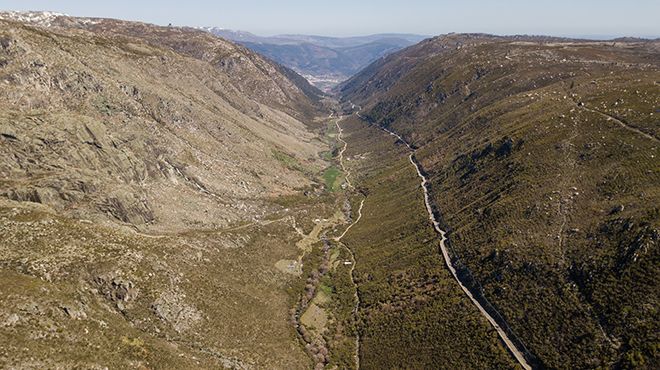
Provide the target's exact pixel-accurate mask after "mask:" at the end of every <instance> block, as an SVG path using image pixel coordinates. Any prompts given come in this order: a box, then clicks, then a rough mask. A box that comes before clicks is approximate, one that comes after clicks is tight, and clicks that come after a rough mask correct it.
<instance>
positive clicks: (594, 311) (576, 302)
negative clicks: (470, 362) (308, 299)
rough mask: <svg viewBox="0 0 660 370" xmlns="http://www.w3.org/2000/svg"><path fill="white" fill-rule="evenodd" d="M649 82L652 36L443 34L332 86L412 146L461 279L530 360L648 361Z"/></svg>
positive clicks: (654, 146)
mask: <svg viewBox="0 0 660 370" xmlns="http://www.w3.org/2000/svg"><path fill="white" fill-rule="evenodd" d="M658 81H660V43H658V42H657V41H644V40H614V41H609V42H586V41H580V40H565V39H553V38H535V37H494V36H488V35H446V36H441V37H437V38H434V39H430V40H426V41H424V42H422V43H420V44H418V45H415V46H413V47H410V48H407V49H404V50H402V51H400V52H398V53H395V54H393V55H391V56H389V57H386V58H384V59H382V60H380V61H378V62H376V63H374V64H372V65H371V66H369V67H368V68H366V69H365V70H364V71H363V72H361V73H359V74H358V75H356V76H355V77H353V78H352V79H350V80H349V81H347V82H346V83H344V84H343V85H342V86H340V88H339V91H340V94H341V96H342V99H343V100H344V102H345V103H348V104H347V105H348V106H349V107H350V105H351V104H350V103H353V104H355V105H356V106H358V108H361V109H362V110H361V113H360V115H361V116H362V117H364V119H363V120H364V121H365V123H371V124H375V125H380V126H383V127H387V128H388V129H390V130H392V131H394V132H397V133H399V134H401V135H402V136H403V137H404V138H405V139H406V140H407V141H408V142H410V143H411V144H412V145H413V147H415V148H417V154H416V158H417V159H418V160H419V161H420V162H421V165H422V167H423V169H424V171H425V172H427V173H428V174H429V176H430V179H431V183H432V184H431V190H432V192H433V197H432V198H433V203H434V206H435V207H436V212H437V213H439V215H440V217H441V219H442V220H443V223H444V225H443V226H444V228H445V229H446V230H449V240H450V243H451V249H452V253H453V256H452V258H453V259H454V261H455V265H457V266H459V267H460V271H459V273H460V274H461V276H462V277H463V279H464V280H465V281H466V282H469V283H470V284H471V285H472V288H471V289H472V290H473V292H479V294H483V296H484V297H485V298H486V299H487V300H488V301H490V303H492V304H493V306H494V307H495V308H496V309H497V311H499V313H500V314H501V315H502V317H503V319H504V321H506V322H507V323H508V324H509V325H510V327H511V328H512V331H513V333H514V334H515V335H516V336H517V337H518V338H519V339H520V341H521V342H522V343H523V344H524V346H525V347H526V348H527V350H528V351H529V353H530V354H531V356H533V357H534V363H535V364H536V365H537V366H539V367H549V368H594V367H623V368H631V367H639V368H655V367H656V366H657V364H658V361H659V359H658V357H657V356H658V354H657V346H658V344H659V343H660V338H659V337H658V332H659V327H658V322H660V317H659V316H658V310H657V307H658V303H659V302H658V301H659V299H660V297H659V296H658V292H659V291H660V286H659V285H658V280H657V278H656V276H658V275H659V274H660V270H659V268H660V267H659V266H660V260H659V259H660V248H659V247H660V240H659V239H660V209H659V208H658V204H660V185H659V184H660V166H659V164H660V162H659V159H658V158H660V142H659V141H660V120H659V117H658V114H659V112H658V107H659V106H660V87H659V86H658ZM358 230H359V227H358ZM358 266H359V264H358Z"/></svg>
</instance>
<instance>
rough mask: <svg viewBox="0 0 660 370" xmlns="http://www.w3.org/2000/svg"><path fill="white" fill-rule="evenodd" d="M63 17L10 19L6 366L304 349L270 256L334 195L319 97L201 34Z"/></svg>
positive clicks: (2, 358)
mask: <svg viewBox="0 0 660 370" xmlns="http://www.w3.org/2000/svg"><path fill="white" fill-rule="evenodd" d="M54 17H55V18H53V16H51V15H48V16H47V17H42V16H35V18H34V21H35V22H37V23H30V24H25V23H19V22H14V21H7V20H0V85H1V86H2V89H0V235H1V237H0V239H1V242H0V280H2V281H1V282H0V285H1V286H2V287H3V288H2V294H3V296H4V297H5V299H3V300H2V303H0V367H2V368H58V367H62V368H103V367H108V368H139V367H149V368H152V367H153V368H186V367H187V368H190V367H198V368H219V367H230V368H248V367H259V368H266V367H272V368H297V369H301V368H309V366H310V359H309V357H308V356H307V355H306V354H305V352H304V349H303V348H302V346H300V344H299V342H298V339H297V336H296V332H295V329H294V328H293V326H292V325H291V324H290V323H289V322H288V318H289V309H290V308H291V307H293V305H294V301H295V299H297V294H298V288H297V286H298V285H297V284H298V283H299V280H300V279H299V278H298V277H297V276H295V275H292V274H288V273H286V272H283V271H280V270H278V269H277V267H276V265H277V263H278V262H280V261H281V260H295V259H296V258H298V257H300V251H299V248H298V247H297V246H296V242H297V241H298V240H299V238H300V236H299V232H300V233H301V232H303V231H304V232H309V230H310V229H311V227H312V226H313V223H312V221H311V220H312V219H314V218H317V217H319V218H323V217H328V214H330V215H331V214H333V213H334V209H333V207H332V201H331V199H330V198H328V197H327V196H326V197H323V196H321V197H319V194H321V193H322V192H321V190H320V189H321V187H322V185H320V184H318V183H317V178H319V177H320V174H321V172H322V169H323V168H324V167H326V166H327V163H326V162H325V161H323V160H321V158H320V155H319V153H320V152H321V151H323V150H327V149H328V147H327V145H326V144H324V143H322V142H321V141H320V140H319V138H318V133H317V132H315V130H316V128H317V126H318V125H319V124H318V123H315V122H314V121H312V120H309V119H308V118H306V117H311V116H313V115H314V114H315V112H316V110H317V108H318V104H319V102H318V101H317V100H316V99H315V98H314V99H312V97H310V96H308V95H307V94H306V93H304V92H303V90H302V89H301V88H300V87H298V86H299V83H300V81H297V82H296V81H292V80H291V79H290V78H291V77H295V75H294V74H292V72H290V71H288V72H287V70H284V69H282V68H280V67H278V66H276V65H275V64H273V63H272V62H269V61H267V60H265V59H263V58H261V57H259V56H257V55H255V54H254V53H252V52H250V51H248V50H247V49H245V48H243V47H239V46H235V45H233V44H231V43H230V42H227V41H224V40H220V39H216V38H214V37H213V36H211V35H208V34H206V33H202V32H199V31H193V32H191V33H188V31H187V30H180V29H170V28H164V27H156V26H149V25H145V24H135V25H132V24H130V23H126V22H121V21H112V20H90V19H74V18H66V17H61V16H54ZM42 22H46V23H42ZM56 23H57V25H56ZM113 29H115V30H116V33H113V32H112V30H113ZM196 36H200V39H196ZM184 39H189V41H190V42H189V43H184V42H183V40H184ZM207 47H208V50H207V51H206V52H204V48H207ZM188 48H191V49H188ZM225 49H226V50H225ZM282 71H285V72H286V73H287V75H285V74H282V73H283V72H282ZM287 76H291V77H287ZM310 91H313V90H310ZM289 112H290V114H289ZM303 192H306V193H307V194H308V195H309V196H305V195H303ZM147 233H148V234H147Z"/></svg>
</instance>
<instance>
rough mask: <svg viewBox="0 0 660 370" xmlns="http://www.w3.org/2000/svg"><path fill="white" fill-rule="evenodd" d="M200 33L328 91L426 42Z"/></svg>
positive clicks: (391, 37) (395, 37)
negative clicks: (374, 64) (375, 63)
mask: <svg viewBox="0 0 660 370" xmlns="http://www.w3.org/2000/svg"><path fill="white" fill-rule="evenodd" d="M204 30H206V31H208V32H211V33H213V34H214V35H217V36H220V37H223V38H226V39H228V40H232V41H235V42H238V43H240V44H242V45H244V46H246V47H248V48H250V49H252V50H254V51H256V52H258V53H260V54H263V55H265V56H267V57H268V58H270V59H273V60H274V61H276V62H278V63H281V64H283V65H285V66H287V67H289V68H291V69H293V70H295V71H296V72H298V73H300V74H301V75H303V76H305V78H307V79H308V80H309V81H310V82H311V83H312V84H314V85H315V86H317V87H319V88H321V89H324V90H328V89H331V88H333V87H334V86H336V85H337V84H338V83H340V82H342V81H345V80H346V79H348V78H349V77H350V76H352V75H354V74H356V73H357V72H359V71H360V70H362V69H363V68H364V67H366V66H367V65H369V64H370V63H372V62H373V61H375V60H377V59H379V58H381V57H383V56H386V55H388V54H391V53H393V52H395V51H398V50H400V49H403V48H405V47H408V46H411V45H413V44H416V43H417V42H419V41H421V40H423V39H424V38H426V37H425V36H421V35H410V34H395V33H388V34H377V35H369V36H356V37H327V36H315V35H277V36H271V37H262V36H257V35H254V34H252V33H249V32H243V31H232V30H227V29H223V28H217V27H207V28H204Z"/></svg>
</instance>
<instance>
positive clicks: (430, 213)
mask: <svg viewBox="0 0 660 370" xmlns="http://www.w3.org/2000/svg"><path fill="white" fill-rule="evenodd" d="M357 115H358V117H362V116H360V114H359V113H357ZM381 129H382V130H383V131H385V132H387V133H388V134H390V135H392V136H394V137H396V138H397V139H398V141H400V142H401V143H402V144H403V145H405V146H406V147H407V148H408V150H409V151H410V154H409V156H408V160H409V161H410V163H411V164H412V165H413V166H414V167H415V170H416V171H417V176H419V178H420V179H421V180H422V182H421V187H422V191H423V193H424V204H425V205H426V211H427V213H428V218H429V221H431V224H433V229H434V230H435V231H436V232H437V233H438V235H439V236H440V251H441V252H442V257H443V259H444V261H445V264H446V266H447V268H448V269H449V271H450V272H451V274H452V276H453V277H454V280H456V282H457V283H458V285H459V286H460V287H461V289H462V290H463V292H464V293H465V295H467V296H468V298H470V301H472V303H473V304H474V305H475V306H476V307H477V309H479V312H481V314H482V315H483V316H484V317H485V318H486V319H487V320H488V322H490V324H491V325H492V326H493V328H495V330H496V331H497V334H498V335H499V336H500V339H501V340H502V342H504V344H505V346H506V347H507V349H508V350H509V352H511V354H512V355H513V356H514V357H515V359H516V361H518V363H519V364H520V365H521V366H522V367H523V368H524V369H526V370H529V369H531V368H532V367H531V366H530V365H529V363H528V362H527V360H526V359H525V356H524V355H523V353H522V351H520V350H519V349H518V348H517V347H516V345H515V344H514V343H513V341H512V340H511V339H510V338H509V336H508V334H507V333H506V331H505V330H504V329H502V327H500V325H499V324H498V323H497V321H495V319H494V318H493V317H492V316H491V315H490V314H489V313H488V311H486V309H484V307H483V306H482V305H481V303H480V302H479V301H478V300H477V299H476V298H475V297H474V295H473V294H472V292H470V290H469V289H468V288H467V287H466V286H465V285H464V284H463V282H461V280H460V279H459V277H458V274H457V273H456V268H455V267H454V265H453V263H452V261H451V257H450V256H449V252H448V250H447V245H446V242H447V236H446V234H447V233H446V232H445V231H444V230H442V229H441V228H440V222H439V221H438V220H437V219H436V217H435V214H434V213H433V208H432V206H431V199H430V196H429V187H428V179H427V178H426V176H424V173H423V172H422V168H421V166H420V164H419V163H418V162H417V160H416V158H415V149H413V148H412V146H411V145H410V144H409V143H408V142H407V141H405V140H404V139H403V138H402V137H401V136H400V135H399V134H397V133H395V132H392V131H390V130H388V129H386V128H383V127H381ZM484 299H485V297H484Z"/></svg>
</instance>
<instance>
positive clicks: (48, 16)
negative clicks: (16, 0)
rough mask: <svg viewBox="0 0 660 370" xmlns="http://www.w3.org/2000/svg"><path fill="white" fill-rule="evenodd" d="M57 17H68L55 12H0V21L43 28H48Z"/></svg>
mask: <svg viewBox="0 0 660 370" xmlns="http://www.w3.org/2000/svg"><path fill="white" fill-rule="evenodd" d="M58 17H68V15H66V14H64V13H57V12H48V11H46V12H35V11H27V12H20V11H7V12H0V19H6V20H12V21H18V22H25V23H32V24H37V25H40V26H44V27H50V26H51V24H52V23H53V21H54V20H55V19H56V18H58Z"/></svg>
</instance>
